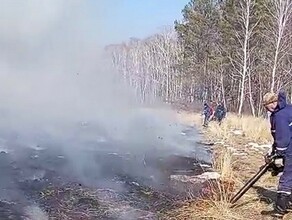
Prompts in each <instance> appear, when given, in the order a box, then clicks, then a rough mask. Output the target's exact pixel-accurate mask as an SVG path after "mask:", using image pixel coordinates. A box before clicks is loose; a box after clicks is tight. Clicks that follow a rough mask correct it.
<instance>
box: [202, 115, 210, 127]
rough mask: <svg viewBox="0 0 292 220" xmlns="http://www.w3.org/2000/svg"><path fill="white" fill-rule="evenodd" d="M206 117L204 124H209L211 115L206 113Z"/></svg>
mask: <svg viewBox="0 0 292 220" xmlns="http://www.w3.org/2000/svg"><path fill="white" fill-rule="evenodd" d="M204 116H205V117H204V124H203V125H204V126H207V125H208V122H209V119H210V115H207V114H205V115H204Z"/></svg>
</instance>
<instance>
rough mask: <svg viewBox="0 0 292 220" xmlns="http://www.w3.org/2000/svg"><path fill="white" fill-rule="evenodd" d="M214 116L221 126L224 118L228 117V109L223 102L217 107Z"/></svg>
mask: <svg viewBox="0 0 292 220" xmlns="http://www.w3.org/2000/svg"><path fill="white" fill-rule="evenodd" d="M214 115H215V118H216V119H217V121H218V122H219V125H221V122H222V120H223V118H224V117H225V116H226V109H225V107H224V104H223V103H222V102H219V104H218V105H217V107H216V110H215V114H214Z"/></svg>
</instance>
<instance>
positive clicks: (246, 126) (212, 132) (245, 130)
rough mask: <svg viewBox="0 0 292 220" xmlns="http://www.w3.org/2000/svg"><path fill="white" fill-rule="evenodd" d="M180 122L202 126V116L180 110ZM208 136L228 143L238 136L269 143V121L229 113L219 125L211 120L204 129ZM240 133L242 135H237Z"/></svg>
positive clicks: (234, 140) (235, 139)
mask: <svg viewBox="0 0 292 220" xmlns="http://www.w3.org/2000/svg"><path fill="white" fill-rule="evenodd" d="M178 117H179V120H180V121H181V122H182V123H185V124H189V125H195V126H197V127H200V126H202V124H203V116H202V115H200V114H198V113H197V114H196V113H187V112H181V113H180V115H179V116H178ZM205 131H206V132H207V133H208V137H209V138H212V139H217V140H223V141H226V142H229V143H234V142H237V141H238V139H239V137H240V136H241V137H244V139H245V140H247V141H252V142H256V143H263V144H264V143H270V142H271V138H272V137H271V134H270V125H269V121H268V120H267V119H264V118H257V117H253V116H242V117H239V116H237V115H236V114H232V113H229V114H228V115H227V117H226V118H225V119H224V120H223V122H222V124H221V125H219V124H218V123H217V122H215V121H211V122H210V123H209V126H208V127H207V128H206V129H205ZM238 133H242V135H238Z"/></svg>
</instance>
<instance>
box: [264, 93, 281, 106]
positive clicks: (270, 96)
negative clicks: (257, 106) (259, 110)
mask: <svg viewBox="0 0 292 220" xmlns="http://www.w3.org/2000/svg"><path fill="white" fill-rule="evenodd" d="M277 101H278V96H277V94H276V93H273V92H268V93H266V94H265V95H264V97H263V105H264V106H265V105H268V104H271V103H273V102H277Z"/></svg>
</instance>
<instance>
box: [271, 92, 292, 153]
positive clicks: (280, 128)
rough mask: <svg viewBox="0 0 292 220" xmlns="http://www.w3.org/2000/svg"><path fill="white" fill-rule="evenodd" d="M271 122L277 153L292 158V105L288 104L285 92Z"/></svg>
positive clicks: (279, 97)
mask: <svg viewBox="0 0 292 220" xmlns="http://www.w3.org/2000/svg"><path fill="white" fill-rule="evenodd" d="M270 122H271V132H272V135H273V138H274V147H276V150H277V152H278V153H279V154H282V155H284V154H289V155H291V156H292V105H290V104H287V101H286V94H285V92H283V91H281V92H280V93H279V96H278V105H277V107H276V109H275V111H274V112H273V113H272V114H271V117H270Z"/></svg>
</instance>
